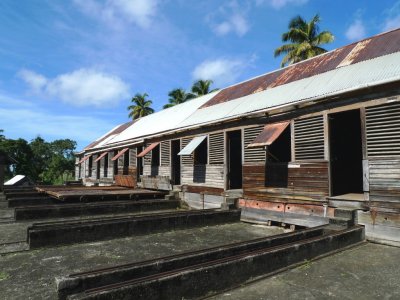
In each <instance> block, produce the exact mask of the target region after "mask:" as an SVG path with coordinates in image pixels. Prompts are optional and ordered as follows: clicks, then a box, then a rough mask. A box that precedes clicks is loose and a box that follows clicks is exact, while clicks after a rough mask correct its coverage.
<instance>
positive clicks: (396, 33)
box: [202, 29, 400, 108]
mask: <svg viewBox="0 0 400 300" xmlns="http://www.w3.org/2000/svg"><path fill="white" fill-rule="evenodd" d="M398 51H400V29H397V30H393V31H390V32H386V33H383V34H380V35H376V36H373V37H371V38H368V39H365V40H362V41H359V42H357V43H353V44H350V45H347V46H344V47H342V48H338V49H335V50H333V51H330V52H327V53H325V54H323V55H319V56H316V57H313V58H311V59H308V60H305V61H302V62H299V63H297V64H294V65H290V66H288V67H286V68H284V69H280V70H277V71H274V72H271V73H267V74H264V75H261V76H258V77H256V78H253V79H250V80H247V81H245V82H242V83H239V84H236V85H233V86H230V87H228V88H225V89H223V90H221V92H220V93H218V94H217V95H216V96H215V97H213V98H212V99H210V101H208V102H207V103H205V104H204V105H203V106H202V108H205V107H209V106H212V105H216V104H219V103H224V102H227V101H231V100H234V99H237V98H241V97H244V96H246V95H249V94H253V93H258V92H261V91H264V90H267V89H271V88H273V87H277V86H280V85H284V84H288V83H290V82H293V81H296V80H301V79H305V78H308V77H312V76H315V75H318V74H322V73H325V72H328V71H331V70H334V69H335V68H337V67H340V66H343V65H351V64H355V63H359V62H362V61H366V60H369V59H373V58H376V57H379V56H383V55H387V54H391V53H394V52H398Z"/></svg>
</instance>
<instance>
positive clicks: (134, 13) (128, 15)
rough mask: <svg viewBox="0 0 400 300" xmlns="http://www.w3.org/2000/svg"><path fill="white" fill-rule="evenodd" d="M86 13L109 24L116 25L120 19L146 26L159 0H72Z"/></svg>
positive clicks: (148, 24) (155, 10)
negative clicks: (101, 0)
mask: <svg viewBox="0 0 400 300" xmlns="http://www.w3.org/2000/svg"><path fill="white" fill-rule="evenodd" d="M74 2H75V4H77V6H78V7H79V8H80V9H81V10H82V11H83V12H84V13H86V14H88V15H90V16H92V17H95V18H100V19H101V20H102V21H105V22H107V23H108V24H109V25H112V26H114V25H116V24H118V23H119V22H120V21H121V20H123V21H127V22H131V23H135V24H136V25H138V26H140V27H142V28H147V27H149V26H150V24H151V21H152V19H153V18H154V17H155V15H156V13H157V8H158V5H159V0H108V1H103V2H97V1H94V0H74Z"/></svg>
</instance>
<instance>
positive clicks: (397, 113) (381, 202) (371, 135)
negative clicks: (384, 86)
mask: <svg viewBox="0 0 400 300" xmlns="http://www.w3.org/2000/svg"><path fill="white" fill-rule="evenodd" d="M365 130H366V153H367V158H368V177H369V191H370V194H369V199H370V201H371V206H373V207H376V208H378V209H380V210H381V209H383V210H387V209H389V210H393V209H394V210H399V209H400V103H399V102H394V103H388V104H383V105H377V106H371V107H367V108H366V109H365Z"/></svg>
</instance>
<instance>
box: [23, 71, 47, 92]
mask: <svg viewBox="0 0 400 300" xmlns="http://www.w3.org/2000/svg"><path fill="white" fill-rule="evenodd" d="M17 75H18V76H19V77H20V78H21V79H23V80H24V81H25V82H26V83H28V84H29V85H30V87H31V88H32V89H33V90H34V91H40V90H41V89H42V88H43V87H44V86H45V85H46V83H47V79H46V77H44V76H43V75H40V74H37V73H35V72H32V71H30V70H26V69H22V70H21V71H19V72H18V74H17Z"/></svg>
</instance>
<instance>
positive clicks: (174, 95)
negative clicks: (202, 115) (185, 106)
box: [163, 89, 196, 109]
mask: <svg viewBox="0 0 400 300" xmlns="http://www.w3.org/2000/svg"><path fill="white" fill-rule="evenodd" d="M168 96H169V99H168V102H169V103H168V104H165V105H164V106H163V108H164V109H165V108H169V107H172V106H175V105H178V104H181V103H183V102H186V101H188V100H190V99H193V98H196V96H195V95H193V94H190V93H186V92H185V90H184V89H174V90H172V91H170V92H169V93H168Z"/></svg>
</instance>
